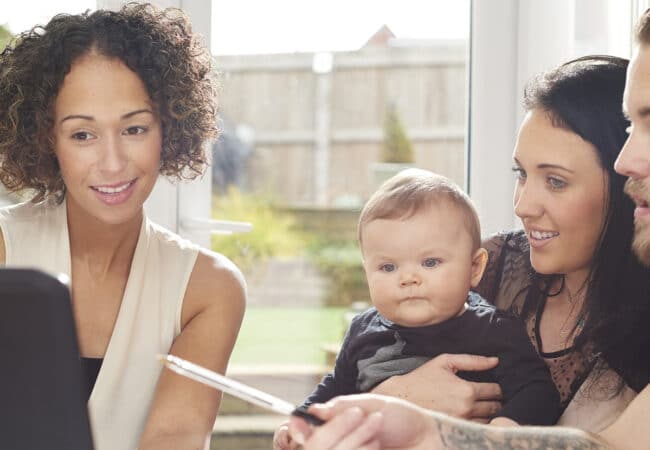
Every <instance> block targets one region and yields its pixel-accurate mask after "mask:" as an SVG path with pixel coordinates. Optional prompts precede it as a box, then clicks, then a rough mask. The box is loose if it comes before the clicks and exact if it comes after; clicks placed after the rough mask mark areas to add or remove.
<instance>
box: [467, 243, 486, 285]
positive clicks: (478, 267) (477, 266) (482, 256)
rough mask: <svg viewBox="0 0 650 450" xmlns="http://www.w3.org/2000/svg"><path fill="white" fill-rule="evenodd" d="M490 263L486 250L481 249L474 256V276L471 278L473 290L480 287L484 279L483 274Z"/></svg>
mask: <svg viewBox="0 0 650 450" xmlns="http://www.w3.org/2000/svg"><path fill="white" fill-rule="evenodd" d="M487 262H488V252H487V250H485V249H484V248H479V249H478V250H476V251H475V252H474V254H473V255H472V276H471V278H470V284H471V286H472V288H475V287H476V286H478V284H479V282H480V281H481V278H483V272H484V271H485V267H486V266H487Z"/></svg>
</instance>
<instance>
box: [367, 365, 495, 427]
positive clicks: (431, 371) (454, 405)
mask: <svg viewBox="0 0 650 450" xmlns="http://www.w3.org/2000/svg"><path fill="white" fill-rule="evenodd" d="M498 362H499V360H498V358H495V357H486V356H477V355H465V354H442V355H438V356H436V357H435V358H433V359H432V360H431V361H427V362H426V363H425V364H423V365H422V366H420V367H418V368H417V369H415V370H413V371H411V372H409V373H407V374H404V375H397V376H394V377H391V378H389V379H387V380H385V381H384V382H382V383H380V384H379V385H377V386H376V387H375V388H374V389H373V390H372V393H374V394H382V395H389V396H391V397H397V398H401V399H404V400H407V401H409V402H412V403H415V404H416V405H418V406H421V407H423V408H426V409H430V410H433V411H440V412H443V413H446V414H449V415H450V416H454V417H460V418H463V419H468V420H473V421H476V422H481V423H487V422H488V421H489V420H490V419H491V418H492V417H493V416H494V415H495V414H496V413H497V412H499V411H500V410H501V401H500V400H501V395H502V393H501V388H500V387H499V385H498V384H497V383H476V382H471V381H466V380H463V379H462V378H460V377H458V376H457V375H456V372H458V371H459V370H460V371H481V370H488V369H492V368H493V367H495V366H496V365H497V364H498Z"/></svg>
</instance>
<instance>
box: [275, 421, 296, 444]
mask: <svg viewBox="0 0 650 450" xmlns="http://www.w3.org/2000/svg"><path fill="white" fill-rule="evenodd" d="M297 448H298V443H297V442H296V441H294V440H293V439H291V435H290V434H289V422H284V423H283V424H282V425H280V426H279V427H278V429H277V430H275V433H274V434H273V450H296V449H297Z"/></svg>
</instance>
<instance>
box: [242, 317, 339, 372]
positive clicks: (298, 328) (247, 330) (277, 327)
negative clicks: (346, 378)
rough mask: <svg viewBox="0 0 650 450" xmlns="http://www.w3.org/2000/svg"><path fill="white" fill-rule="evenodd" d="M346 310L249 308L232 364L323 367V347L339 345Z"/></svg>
mask: <svg viewBox="0 0 650 450" xmlns="http://www.w3.org/2000/svg"><path fill="white" fill-rule="evenodd" d="M346 310H347V308H343V307H329V308H307V307H293V308H290V307H249V308H247V309H246V315H245V316H244V322H243V323H242V327H241V331H240V333H239V337H238V338H237V343H236V344H235V349H234V351H233V354H232V357H231V359H230V363H231V364H242V365H244V364H245V365H254V364H316V365H324V364H325V352H324V351H323V349H322V346H323V345H324V344H331V343H339V342H341V341H342V339H343V335H344V333H345V328H346V324H345V322H344V317H343V314H344V312H345V311H346Z"/></svg>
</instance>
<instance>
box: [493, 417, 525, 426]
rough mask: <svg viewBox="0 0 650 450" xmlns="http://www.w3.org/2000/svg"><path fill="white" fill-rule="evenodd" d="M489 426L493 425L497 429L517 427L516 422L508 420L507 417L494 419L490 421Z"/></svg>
mask: <svg viewBox="0 0 650 450" xmlns="http://www.w3.org/2000/svg"><path fill="white" fill-rule="evenodd" d="M490 425H494V426H497V427H516V426H519V424H518V423H517V422H515V421H514V420H512V419H508V418H507V417H495V418H494V419H492V420H490Z"/></svg>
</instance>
